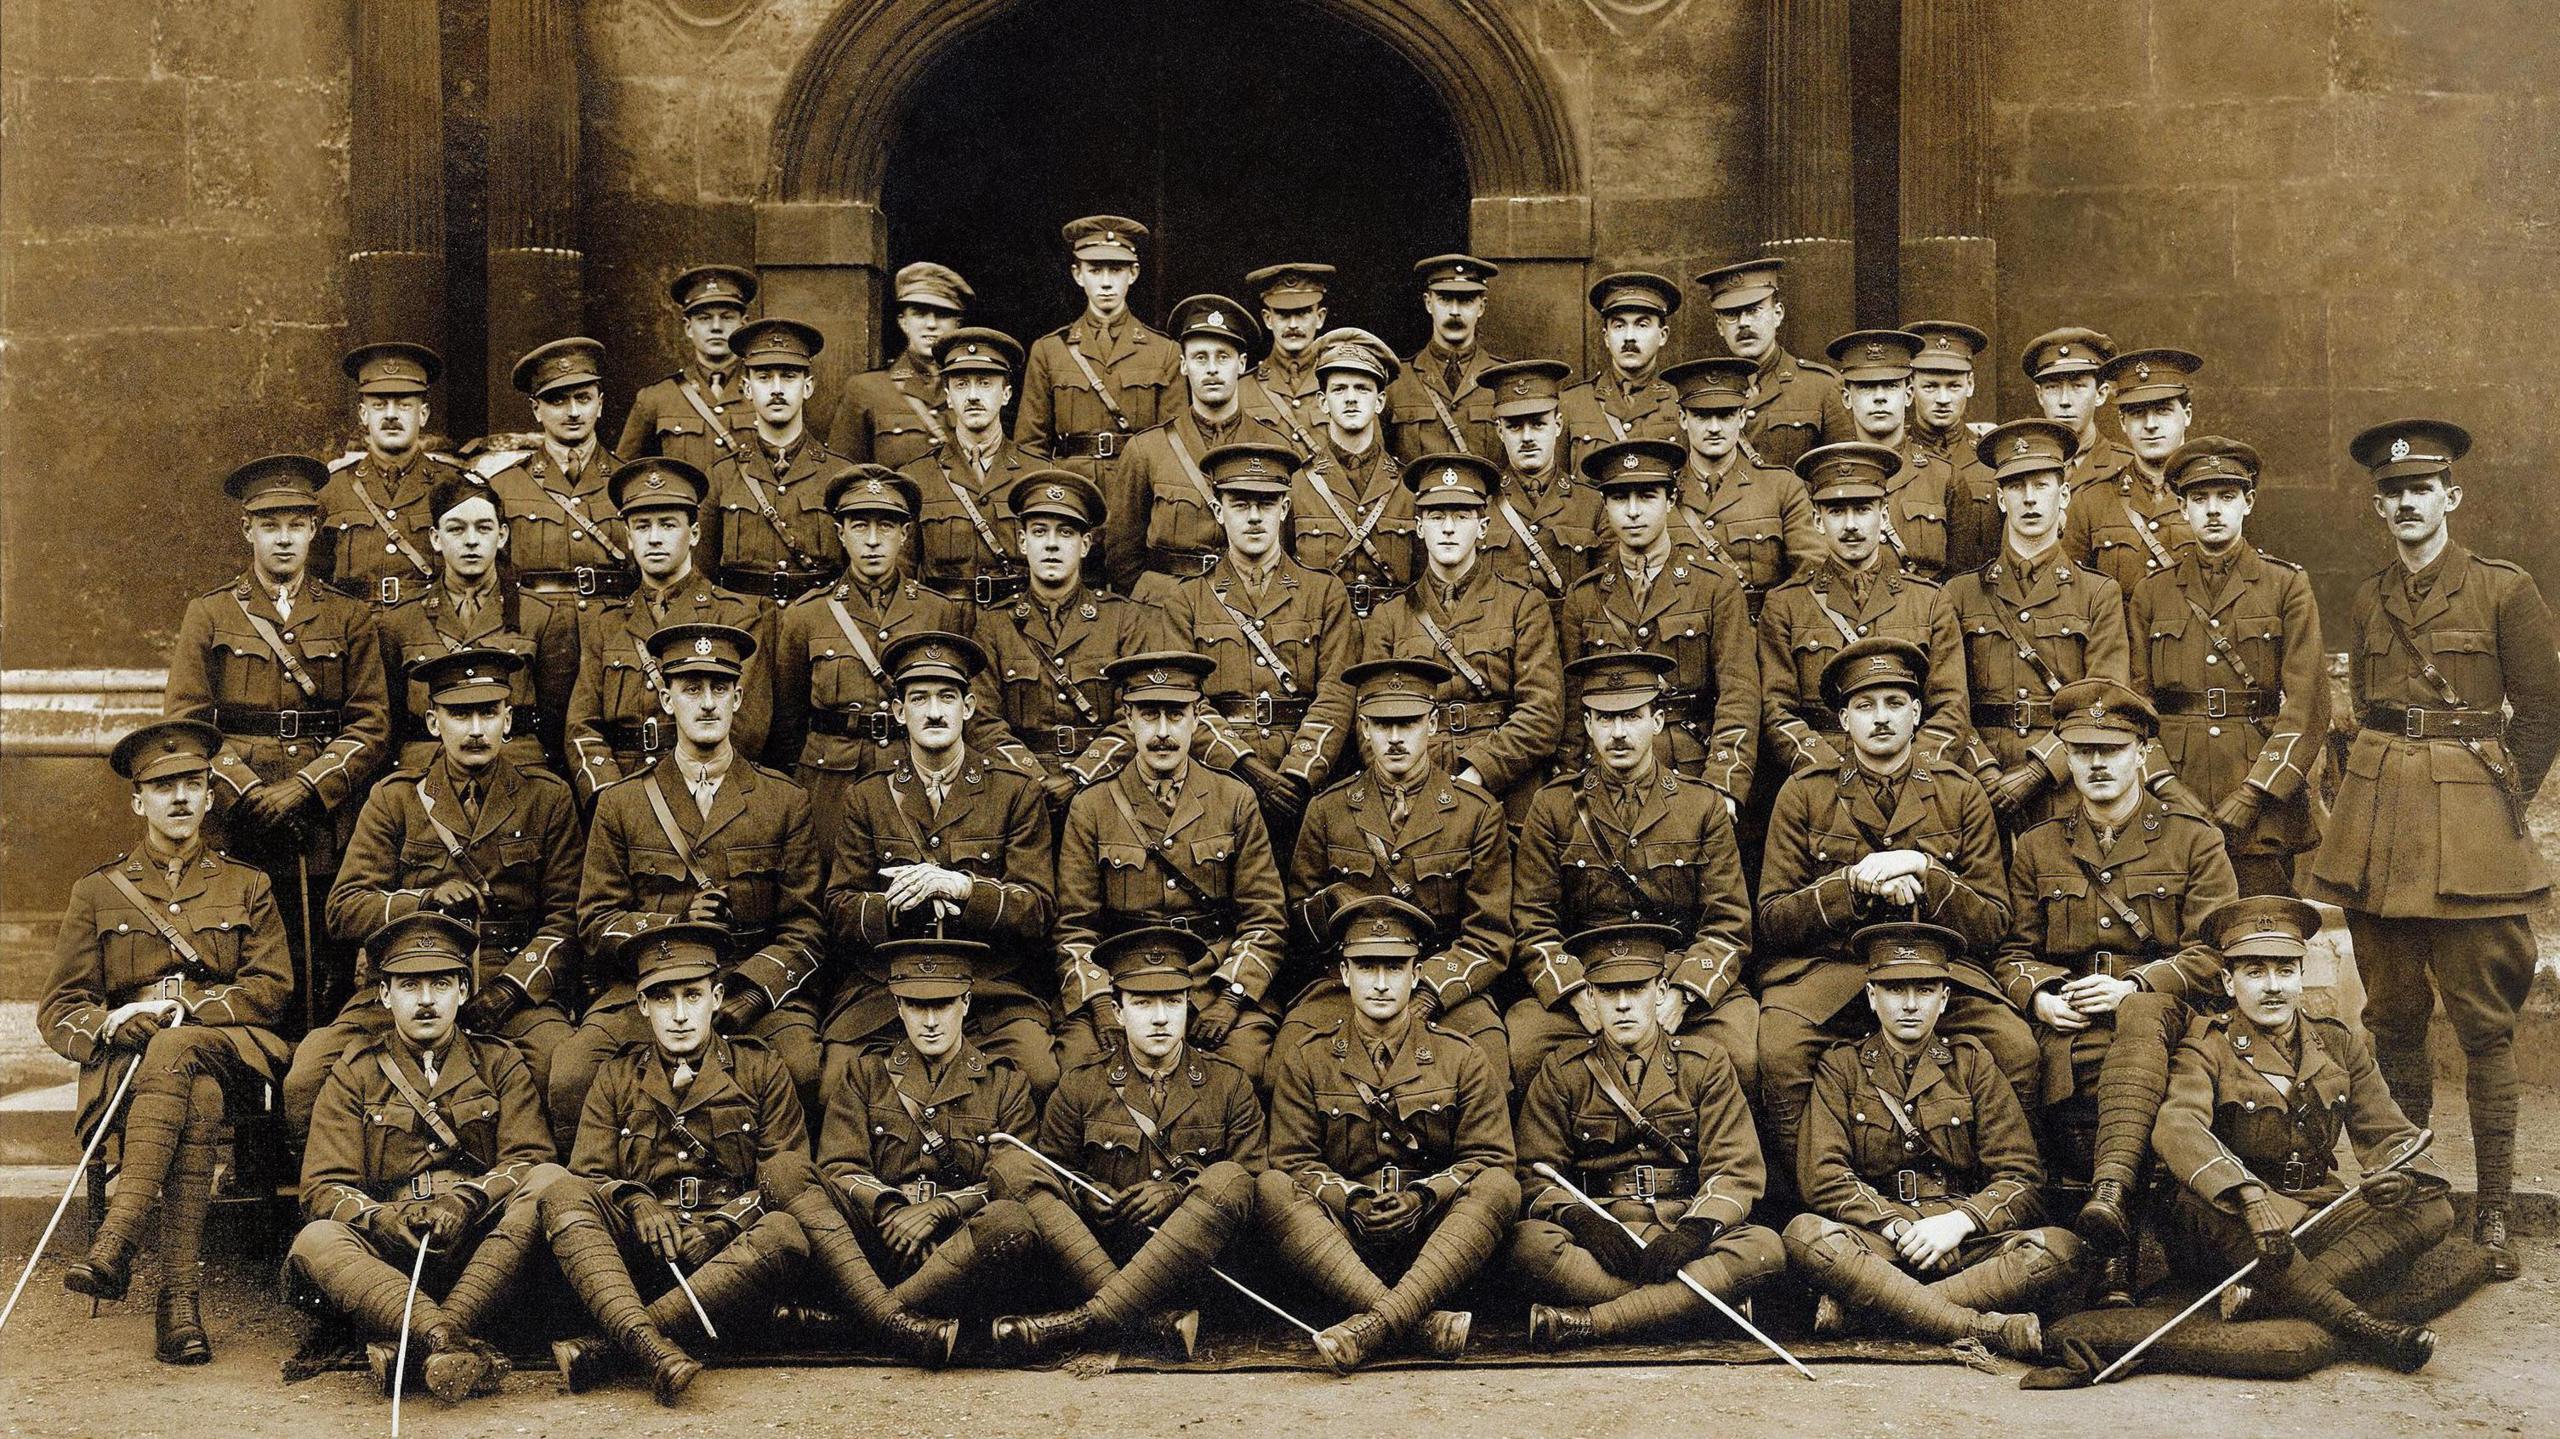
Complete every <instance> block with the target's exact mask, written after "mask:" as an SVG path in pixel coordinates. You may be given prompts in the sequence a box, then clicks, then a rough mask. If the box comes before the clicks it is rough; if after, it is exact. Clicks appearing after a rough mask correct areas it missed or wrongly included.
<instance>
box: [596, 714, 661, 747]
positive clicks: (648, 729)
mask: <svg viewBox="0 0 2560 1439" xmlns="http://www.w3.org/2000/svg"><path fill="white" fill-rule="evenodd" d="M599 728H601V729H602V730H603V731H604V742H605V743H606V744H608V745H610V746H612V747H613V751H614V753H616V754H664V753H666V752H667V751H668V750H671V749H674V748H675V747H676V722H675V721H674V720H671V719H660V718H659V717H658V716H656V715H650V716H649V717H648V718H646V719H636V720H606V721H605V722H604V723H603V724H602V725H601V726H599Z"/></svg>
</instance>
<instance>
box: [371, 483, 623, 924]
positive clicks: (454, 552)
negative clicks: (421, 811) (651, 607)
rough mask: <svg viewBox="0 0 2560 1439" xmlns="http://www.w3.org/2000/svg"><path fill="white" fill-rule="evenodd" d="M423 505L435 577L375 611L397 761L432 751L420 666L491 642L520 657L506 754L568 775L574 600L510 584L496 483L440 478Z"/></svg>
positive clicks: (411, 765) (418, 761)
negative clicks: (564, 746)
mask: <svg viewBox="0 0 2560 1439" xmlns="http://www.w3.org/2000/svg"><path fill="white" fill-rule="evenodd" d="M419 507H420V508H421V509H422V510H424V511H425V512H426V513H427V514H428V515H429V516H430V517H431V523H432V524H433V525H434V528H432V529H430V530H428V531H427V546H428V549H429V551H430V552H431V553H432V554H433V555H434V556H435V561H436V582H435V583H434V584H432V585H426V586H421V587H420V588H418V589H416V590H414V591H412V592H411V593H410V594H409V596H408V597H407V598H406V599H403V600H401V601H400V602H399V603H398V604H396V605H392V606H389V607H388V608H385V609H382V610H380V611H379V612H378V613H379V629H378V633H379V636H380V639H381V644H382V669H383V674H384V676H385V678H386V679H387V680H389V681H391V683H390V684H389V686H388V698H389V700H390V702H391V743H392V748H391V759H392V762H393V763H394V764H396V765H398V766H399V767H400V768H402V769H417V768H419V767H421V766H423V765H425V764H426V763H427V762H428V761H430V760H432V759H434V758H435V755H436V749H437V745H436V737H435V735H434V734H433V733H432V732H431V731H430V729H429V728H428V724H427V715H428V712H429V709H430V704H429V699H428V694H427V690H426V688H425V686H424V684H423V683H422V681H421V679H420V676H419V672H418V663H419V662H420V661H421V660H428V659H433V658H435V657H436V656H438V655H447V654H452V653H453V652H454V651H456V650H461V649H495V650H504V651H506V652H507V653H508V654H509V655H511V656H513V657H514V659H515V664H514V666H513V667H512V668H511V669H510V670H509V671H508V674H509V679H508V687H509V693H508V705H507V713H508V717H509V724H508V729H507V732H506V733H505V734H504V735H503V736H501V738H502V739H503V740H504V741H505V743H506V752H507V758H509V759H511V760H513V761H515V762H516V763H517V764H519V765H523V766H526V767H529V768H540V769H548V770H550V771H552V772H553V773H555V774H556V773H560V772H562V770H563V768H564V767H563V766H562V764H561V763H560V761H559V759H558V758H557V756H558V755H559V753H560V744H561V732H560V731H561V722H562V720H561V717H562V715H563V714H565V713H566V711H567V708H568V703H569V696H570V694H571V692H572V691H574V690H575V689H576V688H577V684H578V615H579V610H578V608H577V606H576V602H575V601H574V600H556V599H555V600H546V599H543V598H542V597H540V596H538V595H533V594H528V593H526V592H525V591H524V590H523V589H522V588H520V587H518V586H517V585H515V584H513V583H511V579H512V576H510V575H509V573H508V570H507V567H506V566H504V565H502V564H501V563H500V560H501V559H502V558H503V557H504V556H505V554H506V553H507V551H508V550H509V549H510V548H512V547H513V545H514V531H513V530H512V528H511V527H510V520H509V518H508V517H509V514H510V512H509V510H508V509H507V501H506V496H505V494H504V493H503V492H502V491H501V490H499V488H498V487H497V486H494V485H483V484H479V483H477V482H474V481H472V480H469V479H447V480H440V481H438V482H437V483H436V487H435V488H434V489H433V490H430V491H428V492H427V497H426V499H425V500H423V501H421V502H420V506H419ZM351 937H352V936H351Z"/></svg>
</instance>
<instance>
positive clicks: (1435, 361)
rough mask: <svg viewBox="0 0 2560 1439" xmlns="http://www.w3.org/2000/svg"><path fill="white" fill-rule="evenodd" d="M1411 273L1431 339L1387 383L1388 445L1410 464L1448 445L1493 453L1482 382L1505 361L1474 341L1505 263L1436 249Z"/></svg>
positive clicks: (1488, 394) (1487, 394)
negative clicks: (1489, 292) (1417, 285)
mask: <svg viewBox="0 0 2560 1439" xmlns="http://www.w3.org/2000/svg"><path fill="white" fill-rule="evenodd" d="M1413 273H1414V274H1415V276H1416V277H1418V278H1419V279H1420V280H1421V281H1422V309H1423V313H1425V314H1427V315H1429V316H1430V317H1431V338H1430V339H1429V340H1428V341H1427V342H1425V343H1424V345H1423V347H1422V348H1421V349H1419V350H1416V351H1415V352H1414V353H1413V357H1412V358H1411V359H1409V360H1407V361H1405V367H1404V373H1403V374H1401V375H1398V376H1397V377H1396V379H1395V382H1394V383H1393V384H1391V385H1389V386H1388V387H1387V445H1388V448H1389V449H1391V450H1393V451H1394V453H1395V457H1396V458H1397V459H1398V460H1401V461H1404V462H1406V463H1408V464H1409V463H1411V462H1412V461H1413V459H1414V458H1415V457H1416V456H1418V455H1427V454H1433V453H1438V452H1441V451H1447V450H1464V451H1467V452H1468V453H1470V454H1477V455H1484V456H1487V457H1490V456H1491V455H1492V454H1493V445H1494V438H1493V423H1492V422H1493V412H1492V404H1493V392H1492V391H1491V390H1488V389H1485V388H1484V385H1483V381H1484V372H1485V371H1486V370H1487V369H1489V368H1491V367H1492V366H1495V365H1499V364H1501V363H1503V359H1502V357H1501V356H1499V355H1496V354H1493V353H1491V352H1489V351H1487V350H1485V349H1484V348H1483V347H1482V346H1480V345H1478V344H1477V343H1476V340H1477V334H1476V331H1477V330H1478V328H1479V327H1480V326H1482V325H1483V323H1484V311H1485V305H1486V300H1487V285H1486V282H1487V281H1489V280H1491V279H1492V278H1493V277H1494V276H1496V275H1499V274H1501V273H1502V267H1501V266H1500V265H1497V264H1495V263H1493V262H1492V261H1491V260H1479V259H1477V258H1476V257H1475V256H1473V255H1434V256H1432V257H1431V258H1429V259H1427V260H1416V261H1415V262H1414V265H1413ZM1567 373H1570V372H1569V371H1568V372H1567Z"/></svg>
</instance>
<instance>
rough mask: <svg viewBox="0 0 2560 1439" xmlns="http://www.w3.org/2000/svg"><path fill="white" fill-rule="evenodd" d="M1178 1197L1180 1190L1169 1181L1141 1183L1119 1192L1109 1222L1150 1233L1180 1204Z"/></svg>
mask: <svg viewBox="0 0 2560 1439" xmlns="http://www.w3.org/2000/svg"><path fill="white" fill-rule="evenodd" d="M1182 1195H1183V1188H1182V1186H1181V1185H1179V1184H1175V1183H1173V1182H1171V1181H1170V1180H1164V1179H1149V1180H1145V1181H1142V1182H1140V1183H1137V1184H1133V1185H1130V1186H1129V1187H1128V1188H1127V1189H1124V1190H1122V1191H1120V1198H1119V1199H1118V1201H1116V1202H1115V1203H1114V1204H1113V1205H1112V1206H1111V1218H1113V1219H1115V1220H1117V1221H1119V1222H1120V1223H1123V1224H1134V1225H1137V1226H1138V1227H1139V1228H1141V1229H1152V1228H1154V1227H1155V1226H1157V1225H1159V1224H1162V1223H1164V1221H1165V1216H1167V1215H1169V1214H1171V1213H1173V1211H1174V1209H1175V1208H1176V1207H1178V1206H1179V1205H1180V1204H1181V1203H1182Z"/></svg>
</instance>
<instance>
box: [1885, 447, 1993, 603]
mask: <svg viewBox="0 0 2560 1439" xmlns="http://www.w3.org/2000/svg"><path fill="white" fill-rule="evenodd" d="M1978 438H1979V436H1977V435H1975V434H1974V433H1973V431H1972V430H1971V429H1969V428H1967V427H1965V426H1963V425H1958V426H1957V427H1956V428H1954V429H1952V430H1949V431H1947V432H1946V433H1945V434H1943V435H1941V434H1935V433H1932V432H1931V431H1930V430H1929V428H1928V427H1927V426H1925V425H1922V424H1921V423H1919V422H1918V421H1917V420H1914V421H1913V422H1912V424H1911V428H1910V429H1909V430H1908V431H1906V432H1905V443H1904V446H1903V452H1904V453H1905V454H1906V455H1907V456H1909V457H1910V458H1911V460H1912V461H1913V463H1915V464H1916V463H1918V462H1919V461H1920V460H1921V459H1923V458H1926V459H1927V460H1928V461H1929V463H1930V464H1931V465H1932V466H1935V465H1944V466H1946V467H1947V472H1948V473H1949V474H1950V475H1952V476H1953V478H1952V479H1951V480H1949V481H1948V484H1947V567H1946V573H1948V574H1951V575H1960V574H1964V573H1966V572H1967V571H1970V570H1978V569H1980V568H1982V567H1983V566H1984V565H1987V564H1989V563H1991V561H1992V560H1993V559H1994V558H1996V557H1997V556H1998V555H1999V553H2000V537H2001V532H2002V523H2001V519H2000V482H1999V481H1998V480H1997V479H1996V478H1994V477H1993V473H1992V470H1991V467H1990V466H1988V465H1986V464H1984V463H1983V462H1982V457H1981V456H1980V455H1978V454H1975V453H1974V448H1973V447H1974V442H1975V441H1976V440H1977V439H1978Z"/></svg>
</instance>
